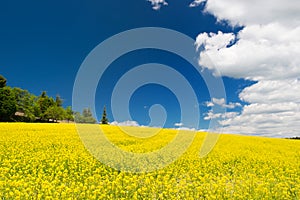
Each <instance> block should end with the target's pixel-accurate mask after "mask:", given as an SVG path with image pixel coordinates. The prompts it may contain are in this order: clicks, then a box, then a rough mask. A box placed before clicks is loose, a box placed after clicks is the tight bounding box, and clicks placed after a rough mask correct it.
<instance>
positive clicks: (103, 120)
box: [101, 106, 108, 124]
mask: <svg viewBox="0 0 300 200" xmlns="http://www.w3.org/2000/svg"><path fill="white" fill-rule="evenodd" d="M101 124H108V119H107V117H106V108H105V106H104V108H103V113H102V119H101Z"/></svg>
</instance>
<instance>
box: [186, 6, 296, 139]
mask: <svg viewBox="0 0 300 200" xmlns="http://www.w3.org/2000/svg"><path fill="white" fill-rule="evenodd" d="M201 3H205V9H204V12H207V13H211V14H213V15H214V16H215V17H216V18H217V20H218V21H219V22H222V21H227V22H228V23H229V24H230V25H232V26H243V27H244V28H243V29H242V30H241V31H240V32H238V33H237V34H234V33H223V32H218V33H201V34H200V35H198V37H197V39H196V47H197V49H198V50H199V49H201V50H202V51H200V56H199V65H200V66H202V67H204V68H208V69H211V70H214V67H216V68H217V69H218V70H219V72H220V73H221V75H222V76H228V77H232V78H243V79H247V80H254V81H257V83H256V84H254V85H251V86H249V87H246V88H245V89H244V90H243V91H242V92H241V93H240V94H239V98H240V99H241V100H242V101H244V102H246V103H248V105H246V106H244V107H243V109H242V112H241V113H240V114H230V115H232V116H221V115H219V116H218V113H208V115H207V116H206V117H207V119H209V118H213V117H218V118H220V123H221V124H222V125H224V130H223V131H225V132H239V133H244V134H262V135H264V136H275V137H276V136H278V137H290V136H300V131H299V130H300V123H299V122H300V94H299V93H300V92H299V91H300V81H299V80H300V56H299V55H300V37H299V35H300V4H299V2H298V1H296V0H287V1H276V0H275V1H274V0H265V1H259V0H253V1H248V0H226V1H224V0H207V1H205V0H196V1H194V2H193V3H192V4H191V5H190V6H191V7H193V6H197V5H199V4H201ZM211 61H212V62H213V64H214V66H212V64H211V63H212V62H211ZM214 74H215V75H217V74H218V73H216V72H215V73H214ZM211 103H213V102H211Z"/></svg>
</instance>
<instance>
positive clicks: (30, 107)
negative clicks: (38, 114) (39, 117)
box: [12, 87, 37, 122]
mask: <svg viewBox="0 0 300 200" xmlns="http://www.w3.org/2000/svg"><path fill="white" fill-rule="evenodd" d="M12 90H13V93H14V95H15V99H16V109H17V112H19V113H21V114H24V116H23V117H19V118H18V116H14V118H15V119H16V121H30V122H33V121H35V110H34V106H35V101H36V99H37V97H36V96H35V95H33V94H31V93H29V92H28V91H27V90H23V89H21V88H17V87H16V88H13V89H12Z"/></svg>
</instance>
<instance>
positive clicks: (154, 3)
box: [147, 0, 168, 10]
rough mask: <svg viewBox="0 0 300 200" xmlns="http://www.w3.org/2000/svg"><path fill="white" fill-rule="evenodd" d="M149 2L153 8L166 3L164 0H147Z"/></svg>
mask: <svg viewBox="0 0 300 200" xmlns="http://www.w3.org/2000/svg"><path fill="white" fill-rule="evenodd" d="M147 1H149V2H150V3H151V5H152V8H153V10H159V9H160V8H161V6H162V5H163V6H167V5H168V3H167V2H166V1H165V0H147Z"/></svg>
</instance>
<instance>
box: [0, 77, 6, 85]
mask: <svg viewBox="0 0 300 200" xmlns="http://www.w3.org/2000/svg"><path fill="white" fill-rule="evenodd" d="M5 86H6V79H5V78H4V77H3V76H2V75H1V74H0V88H4V87H5Z"/></svg>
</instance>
